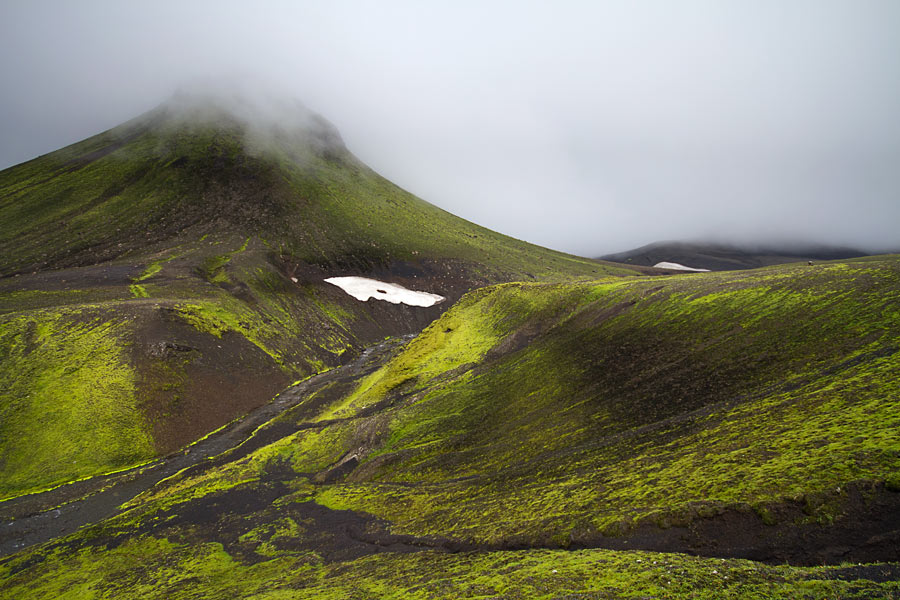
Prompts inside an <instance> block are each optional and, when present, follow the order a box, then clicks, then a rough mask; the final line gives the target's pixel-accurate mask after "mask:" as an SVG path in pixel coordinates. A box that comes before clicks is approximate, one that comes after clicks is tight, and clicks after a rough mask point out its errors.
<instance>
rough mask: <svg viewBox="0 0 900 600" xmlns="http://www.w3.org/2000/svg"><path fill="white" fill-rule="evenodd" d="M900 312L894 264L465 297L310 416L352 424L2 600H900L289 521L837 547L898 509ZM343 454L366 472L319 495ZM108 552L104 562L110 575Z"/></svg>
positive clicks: (727, 566) (844, 588)
mask: <svg viewBox="0 0 900 600" xmlns="http://www.w3.org/2000/svg"><path fill="white" fill-rule="evenodd" d="M898 311H900V259H898V258H897V257H880V258H878V259H872V260H866V261H858V262H849V263H835V264H829V265H820V266H816V267H812V268H810V267H806V266H797V265H788V266H782V267H773V268H769V269H763V270H759V271H753V272H740V273H721V274H703V275H690V276H679V277H672V278H665V279H640V280H623V281H617V282H596V283H587V282H586V283H573V284H506V285H500V286H495V287H492V288H487V289H481V290H477V291H475V292H472V293H470V294H468V295H467V296H466V297H465V298H464V299H463V300H462V301H461V302H460V303H459V304H458V305H457V306H455V307H454V308H453V309H452V310H450V311H448V312H447V313H445V314H444V315H443V316H442V317H441V318H440V319H439V320H437V321H435V322H434V323H433V324H432V325H431V326H429V327H428V328H427V329H426V330H425V331H424V332H423V333H422V334H421V335H420V336H419V337H418V338H417V339H416V340H414V341H413V342H412V343H410V344H409V345H408V347H407V348H406V349H405V351H404V352H403V353H402V354H400V355H399V356H397V357H396V358H395V359H394V360H393V361H392V362H390V363H388V365H386V366H385V367H384V368H383V369H382V370H380V371H378V372H376V373H375V374H373V375H371V376H369V377H368V378H366V379H364V380H362V381H360V383H359V385H358V387H357V389H356V391H355V392H353V393H351V394H349V395H345V396H342V397H339V398H337V399H335V400H334V401H333V402H331V403H330V404H326V405H325V406H323V407H322V408H321V412H320V413H319V416H318V418H319V419H320V420H323V419H335V418H337V419H341V420H336V421H335V420H330V421H327V420H326V421H324V422H321V421H320V423H321V426H320V427H318V428H304V429H301V430H300V431H299V432H297V433H295V434H292V435H288V436H287V437H284V438H283V439H281V440H280V441H278V442H275V443H273V444H271V445H269V446H266V447H263V448H261V449H260V450H257V451H255V452H254V453H252V454H251V455H249V456H248V457H246V458H243V459H241V460H236V461H232V462H228V463H225V464H224V465H222V466H220V467H216V468H212V469H209V470H206V471H201V472H198V473H193V474H184V475H183V476H177V477H175V478H173V479H172V480H171V481H170V482H168V484H167V485H165V486H162V487H160V488H157V489H156V490H153V491H152V492H151V493H148V494H145V495H144V496H143V497H139V498H138V499H136V500H135V501H133V502H132V506H133V507H134V510H132V511H131V512H128V513H125V514H124V515H122V516H121V517H118V518H117V519H114V520H112V521H110V522H108V523H107V524H106V525H104V526H100V527H95V528H90V529H86V530H83V531H81V532H79V533H78V534H75V535H73V536H71V537H70V538H69V541H67V542H66V544H67V545H64V546H59V547H58V546H55V545H53V544H50V545H48V546H47V547H45V548H42V549H35V550H33V551H30V552H27V553H24V554H23V555H21V556H18V557H14V558H13V559H11V560H9V561H7V562H5V563H4V564H3V565H2V566H0V569H6V576H5V579H6V583H5V584H4V585H5V586H6V588H5V589H6V590H9V591H10V593H13V592H15V593H16V594H21V595H22V596H23V597H35V598H39V597H53V596H54V594H56V595H58V594H59V593H60V592H61V591H65V592H66V593H69V594H72V595H73V597H78V596H77V595H76V594H77V593H82V594H84V595H85V597H106V596H110V597H111V596H114V595H116V594H128V593H130V594H132V595H133V597H140V595H141V594H142V593H146V594H150V595H152V594H153V593H156V594H164V595H166V596H167V597H181V596H184V597H188V596H190V595H191V594H193V593H196V592H197V591H198V590H200V589H202V590H204V593H205V594H208V595H210V597H216V594H222V595H223V597H224V596H226V595H229V594H231V595H239V594H240V595H247V596H253V595H254V594H256V595H258V597H261V598H302V597H329V596H328V595H329V594H332V595H334V596H335V597H346V596H347V595H349V594H352V593H353V592H355V593H356V597H421V598H439V597H448V596H459V597H477V596H479V595H482V596H492V595H497V594H502V595H504V597H523V598H524V597H558V596H559V595H564V594H565V593H569V592H571V593H581V594H589V596H588V597H607V596H609V595H612V596H615V597H646V596H647V595H651V596H659V597H695V598H705V597H709V598H720V597H736V598H737V597H741V598H743V597H753V598H769V597H771V598H777V597H788V596H802V597H809V598H828V597H847V598H850V597H894V596H896V595H898V594H900V589H898V587H897V584H896V573H894V575H890V574H889V575H887V576H886V577H879V576H877V573H876V571H878V569H887V571H886V572H888V573H892V572H894V571H892V569H895V567H891V566H890V565H884V566H882V567H866V568H863V569H860V570H859V571H858V572H857V571H856V570H855V569H856V568H855V567H852V568H851V567H849V566H845V567H844V568H818V569H801V568H790V567H769V566H764V565H760V564H758V563H751V562H747V561H737V560H730V559H729V560H719V559H703V558H691V557H686V556H684V555H678V554H653V553H639V552H612V551H606V550H583V551H577V552H574V551H563V550H541V549H533V550H525V551H520V552H508V551H507V552H497V551H494V552H486V551H482V552H475V553H462V554H454V555H447V554H440V553H434V552H423V553H416V554H412V555H397V554H379V555H374V556H367V557H363V558H346V559H344V560H338V561H336V562H333V561H323V558H322V556H321V555H320V554H318V553H317V551H316V549H315V548H316V546H315V543H316V542H315V540H317V539H318V537H317V536H318V535H320V534H317V533H316V532H315V530H314V529H309V528H310V527H311V524H310V522H308V521H304V520H302V519H298V518H292V517H291V515H292V513H291V510H292V507H295V506H302V505H303V504H298V503H308V502H309V501H310V500H313V501H315V502H318V503H320V504H323V505H326V506H328V507H331V508H332V509H346V508H352V509H355V510H359V511H363V512H365V513H368V514H372V515H376V516H379V517H382V518H384V519H386V523H387V527H389V528H390V530H391V531H393V532H394V533H408V534H414V535H420V536H421V535H429V534H430V535H437V536H441V537H449V538H452V539H455V540H461V541H468V542H474V543H476V544H479V545H487V546H488V547H491V546H495V547H496V546H498V545H500V546H502V545H504V544H509V543H513V544H516V545H519V546H523V547H534V546H537V547H541V546H545V545H550V546H562V547H565V546H567V545H569V544H570V543H576V544H577V543H579V541H589V540H592V539H597V537H596V536H597V535H598V534H603V535H606V536H613V539H616V538H627V537H628V536H629V535H630V534H631V532H632V531H634V530H636V528H637V527H639V526H644V527H646V526H648V525H649V526H651V527H655V528H659V529H660V530H664V529H665V528H668V527H670V526H673V525H682V524H685V523H690V522H692V521H695V520H698V519H699V520H702V519H707V518H715V516H716V515H717V514H721V513H722V511H724V510H726V509H737V510H743V511H748V512H750V513H751V514H755V515H757V517H758V519H759V524H758V526H759V527H762V528H764V527H766V526H768V524H776V525H780V526H785V527H793V526H797V525H799V524H801V523H802V522H809V523H819V524H821V525H822V526H823V527H827V526H828V524H829V523H830V522H831V521H833V520H834V521H837V520H840V519H841V518H842V511H844V510H845V509H846V508H847V506H846V504H845V502H844V501H845V500H846V493H847V492H846V490H848V489H849V488H851V487H852V485H850V484H855V485H858V484H859V482H861V481H867V482H869V484H868V485H869V487H870V489H873V490H874V489H875V488H878V487H879V486H884V487H886V488H887V489H893V490H897V489H900V481H898V480H897V477H896V473H897V472H900V468H898V467H900V463H898V461H900V458H898V457H900V444H898V441H897V437H896V435H895V432H896V431H897V427H898V425H900V423H898V417H897V414H898V411H897V398H898V394H897V391H898V390H897V381H898V375H900V372H898V371H900V363H898V358H900V348H898V346H897V340H898V323H900V312H898ZM385 401H388V402H385ZM366 408H368V409H369V410H368V412H366V413H361V412H360V411H362V410H363V409H366ZM373 409H374V410H373ZM282 418H285V419H289V418H291V414H288V415H285V416H284V417H282ZM349 454H356V455H357V456H358V457H359V461H360V464H359V465H358V466H356V467H355V469H353V470H351V471H349V473H345V474H344V475H342V476H340V477H338V478H337V479H328V478H326V477H324V475H326V474H327V473H329V472H331V470H332V468H333V467H334V466H335V465H337V464H339V463H340V462H341V461H342V459H344V458H346V457H347V456H348V455H349ZM276 481H280V482H281V483H282V484H283V485H286V486H287V487H286V489H285V490H284V491H283V492H279V493H280V494H282V495H281V496H280V497H278V498H277V500H275V501H274V503H273V504H272V506H271V507H269V506H268V504H269V502H268V501H266V502H265V504H266V508H264V509H259V510H258V512H256V513H252V514H248V515H244V516H240V515H235V516H228V515H225V514H223V515H222V516H221V517H219V518H220V519H222V520H220V521H215V520H213V522H212V524H211V525H209V526H208V527H209V529H204V527H207V525H197V526H196V527H189V526H186V525H178V524H175V525H171V526H167V525H166V524H165V523H166V520H167V519H171V518H172V517H171V516H170V515H178V514H191V511H196V510H198V509H197V508H194V507H195V506H210V503H213V504H212V505H215V503H216V502H219V501H220V500H219V499H223V498H225V497H226V495H223V494H227V493H229V492H235V493H238V492H240V493H246V492H249V493H250V494H267V493H271V490H272V489H273V488H272V487H271V486H273V485H275V482H276ZM882 489H883V488H882ZM841 490H844V491H841ZM785 500H788V501H790V502H795V503H798V504H799V505H802V506H803V507H804V511H805V512H804V513H803V514H802V515H801V518H800V521H797V522H788V523H783V522H782V523H778V522H777V520H778V518H779V515H780V514H781V513H778V512H777V510H776V507H777V505H778V504H779V503H781V502H784V501H785ZM197 503H200V504H197ZM213 518H214V519H215V517H213ZM792 518H795V517H792ZM235 520H236V521H235ZM228 527H237V528H238V529H237V531H238V533H234V534H233V535H234V538H233V539H232V538H231V537H227V536H226V537H222V533H221V532H222V531H223V530H224V529H227V528H228ZM223 528H224V529H223ZM138 531H142V532H144V533H134V532H138ZM204 531H206V532H207V533H204ZM109 536H112V537H111V538H110V537H109ZM94 539H96V540H99V542H92V540H94ZM108 539H115V540H116V543H115V544H114V546H115V549H113V550H104V548H105V547H106V544H107V543H108V542H107V541H104V540H108ZM122 542H124V543H122ZM298 542H299V543H300V546H301V547H300V548H299V549H298V548H297V547H296V544H297V543H298ZM97 543H99V546H98V545H96V544H97ZM221 544H225V545H224V546H222V545H221ZM303 544H306V546H304V545H303ZM248 553H249V554H248ZM249 557H253V558H252V559H251V558H249ZM255 561H259V562H255ZM20 569H24V570H23V571H21V572H20ZM873 577H874V578H875V579H877V580H884V579H886V581H885V582H884V583H881V584H878V583H874V582H873V581H870V580H869V579H871V578H873ZM836 578H837V579H849V580H850V581H832V579H836ZM297 588H299V589H297ZM591 594H593V595H591Z"/></svg>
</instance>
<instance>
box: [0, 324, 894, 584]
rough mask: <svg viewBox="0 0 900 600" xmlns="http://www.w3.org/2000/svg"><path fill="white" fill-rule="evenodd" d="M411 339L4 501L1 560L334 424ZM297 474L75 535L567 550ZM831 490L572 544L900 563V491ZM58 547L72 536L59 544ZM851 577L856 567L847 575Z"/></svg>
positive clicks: (779, 559) (342, 549)
mask: <svg viewBox="0 0 900 600" xmlns="http://www.w3.org/2000/svg"><path fill="white" fill-rule="evenodd" d="M409 337H410V336H407V337H406V338H400V339H392V340H388V341H385V342H382V343H380V344H378V345H376V346H373V347H371V348H369V349H367V350H365V351H364V352H363V353H362V355H361V356H360V357H359V358H358V359H356V360H355V361H353V362H352V363H350V364H348V365H345V366H343V367H339V368H336V369H334V370H331V371H328V372H326V373H322V374H320V375H316V376H314V377H311V378H309V379H307V380H306V381H304V382H302V383H300V384H298V385H295V386H292V387H290V388H288V389H287V390H285V391H284V392H283V393H282V394H280V395H279V396H278V397H276V398H275V399H274V400H273V401H272V402H270V403H268V404H266V405H264V406H262V407H260V408H259V409H257V410H255V411H253V412H251V413H250V414H248V415H246V416H245V417H243V418H241V419H239V420H236V421H235V422H233V423H231V424H229V425H228V426H226V427H224V428H223V429H221V430H220V431H217V432H215V433H214V434H212V435H210V436H209V437H207V438H206V439H204V440H202V441H200V442H197V443H196V444H194V445H193V446H190V447H188V448H186V449H184V450H182V451H180V452H178V453H176V454H173V455H170V456H168V457H166V458H165V459H162V460H159V461H156V462H154V463H152V464H149V465H147V466H144V467H141V468H136V469H132V470H131V471H128V472H125V473H121V474H117V475H113V476H107V477H98V478H94V479H91V480H88V481H83V482H77V483H73V484H69V485H66V486H62V487H60V488H57V489H55V490H51V491H49V492H45V493H42V494H35V495H31V496H24V497H21V498H16V499H13V500H10V501H7V502H4V503H0V556H6V555H9V554H13V553H15V552H18V551H20V550H22V549H23V548H26V547H28V546H32V545H35V544H39V543H42V542H46V541H49V540H52V539H55V538H59V537H61V536H65V535H66V534H68V533H71V532H74V531H75V530H77V529H78V528H80V527H82V526H85V525H89V524H94V523H99V522H100V521H103V520H104V519H107V518H109V517H111V516H114V515H116V514H118V513H120V512H121V509H120V508H119V507H120V506H121V505H122V504H123V503H125V502H127V501H128V500H130V499H132V498H134V497H135V496H137V495H138V494H139V493H141V492H143V491H146V490H148V489H150V488H152V487H153V486H154V485H156V484H157V483H159V482H160V481H161V480H163V479H165V478H167V477H169V476H171V475H173V474H175V473H177V472H179V471H183V475H184V476H190V475H191V474H193V472H195V471H197V472H200V471H203V470H205V469H209V468H212V467H215V466H218V465H221V464H224V463H226V462H230V461H235V460H240V459H241V458H243V457H245V456H247V455H249V454H250V453H251V452H253V451H254V450H256V449H258V448H260V447H263V446H265V445H267V444H270V443H272V442H274V441H277V440H279V439H281V438H283V437H285V436H287V435H291V434H292V433H294V432H296V431H298V430H300V429H303V428H308V427H325V426H328V425H329V424H330V423H332V422H333V421H318V422H311V421H309V420H308V419H311V418H312V417H314V416H315V415H316V414H317V413H318V412H319V409H320V408H321V405H322V404H323V403H327V402H330V401H332V400H334V399H335V398H336V397H339V396H343V395H345V394H346V393H348V392H350V391H351V390H352V389H353V387H354V386H355V385H356V384H357V383H358V381H359V379H360V378H361V377H363V376H365V375H367V374H369V373H371V372H373V371H374V370H375V369H377V368H378V367H380V366H381V365H383V364H384V363H385V362H386V361H387V360H389V359H390V358H391V357H392V356H394V355H395V354H396V353H397V352H398V351H399V349H400V348H401V347H402V345H403V343H405V341H407V340H408V339H409ZM306 400H308V401H306ZM384 408H385V406H382V405H374V406H371V407H368V408H367V409H366V410H365V411H364V412H365V413H366V414H374V413H377V412H379V411H381V410H383V409H384ZM356 466H357V465H356V462H355V461H347V462H346V463H343V464H342V465H341V466H339V467H338V468H335V469H332V470H331V471H326V472H323V473H307V474H302V475H306V476H308V477H309V478H310V480H313V481H318V482H320V483H328V482H330V481H332V480H333V479H341V478H343V477H344V476H346V475H347V472H349V471H352V470H353V469H354V468H355V467H356ZM297 476H298V474H297V473H295V472H294V471H293V470H292V469H290V468H289V467H285V468H284V469H278V468H273V469H270V470H267V472H266V475H265V477H264V478H263V480H262V481H259V482H257V483H254V484H252V485H248V486H246V487H242V486H239V487H236V488H233V489H229V490H225V491H222V492H217V493H211V494H208V495H205V496H203V497H201V498H197V499H195V500H192V501H189V502H185V503H182V504H179V505H178V506H176V507H174V508H172V509H166V510H163V511H161V512H160V513H157V514H156V515H155V516H156V517H158V518H155V519H147V520H145V521H141V523H142V524H141V525H140V526H139V531H138V532H135V531H133V530H118V529H116V528H115V526H114V525H110V526H109V527H105V526H101V527H100V528H99V530H98V531H97V532H96V535H92V536H91V539H90V541H89V542H85V541H84V540H80V541H79V542H73V543H90V544H92V545H93V544H101V545H105V546H107V547H114V546H116V545H118V544H119V543H121V542H123V541H124V540H125V539H127V538H128V537H129V536H131V535H134V534H135V533H153V534H155V535H162V536H165V537H170V538H172V539H181V540H182V541H185V542H188V543H191V542H204V541H216V542H219V543H221V544H222V545H223V547H224V548H225V549H226V550H227V551H228V552H229V553H230V554H232V555H233V556H236V557H239V558H240V559H241V560H242V561H243V562H247V563H252V562H256V561H259V560H263V559H264V558H265V557H264V556H263V555H260V554H257V552H256V549H257V546H258V545H259V543H258V542H253V541H247V540H246V539H244V540H243V541H242V540H241V537H242V536H244V534H245V533H247V532H248V531H250V530H252V529H253V528H254V527H259V526H265V525H266V524H270V523H275V522H277V521H278V520H279V519H282V518H285V517H290V518H291V519H293V520H294V522H295V523H299V524H302V527H303V531H302V532H301V534H300V535H296V536H292V537H290V538H285V539H282V540H280V541H279V542H278V544H281V545H285V544H286V545H287V546H285V547H284V548H281V549H283V550H285V551H298V550H309V551H313V552H315V553H317V554H318V555H319V556H321V557H322V558H323V559H324V560H326V561H331V560H349V559H353V558H356V557H359V556H363V555H366V554H372V553H376V552H413V551H417V550H421V549H423V548H430V549H435V550H441V551H449V552H456V551H462V550H500V549H529V548H535V547H542V548H548V547H549V548H559V547H561V546H560V544H559V543H558V542H551V541H550V540H549V539H548V540H546V541H545V542H543V543H542V542H540V541H535V540H531V541H524V540H522V541H517V540H515V539H508V540H505V541H504V542H501V543H500V544H497V545H492V546H478V545H475V544H471V543H467V542H464V541H461V540H455V539H452V538H443V537H415V536H405V535H404V536H401V535H395V534H392V533H391V532H390V523H387V522H385V521H383V520H381V519H378V518H376V517H374V516H372V515H367V514H363V513H356V512H353V511H343V510H332V509H328V508H326V507H323V506H320V505H318V504H315V503H314V502H278V501H279V499H281V498H284V497H286V496H289V495H291V494H292V493H293V488H291V486H290V485H289V483H290V482H291V481H292V480H294V479H296V477H297ZM826 496H827V497H822V498H819V499H818V500H819V501H821V502H827V503H829V504H830V505H835V506H839V507H840V509H839V511H838V512H837V516H836V517H835V518H834V520H833V522H831V523H828V524H819V523H815V522H811V521H810V519H809V518H807V517H808V515H807V514H806V513H805V512H804V510H805V506H804V503H803V502H802V501H787V500H786V501H784V502H782V503H778V504H776V503H773V504H771V505H769V506H768V507H767V510H768V512H767V514H766V516H765V518H764V517H763V516H762V515H760V514H759V513H758V512H757V511H754V510H753V509H752V508H750V507H749V506H724V505H723V506H720V507H716V510H712V511H708V510H707V511H703V512H702V513H701V512H698V513H697V514H690V515H671V516H670V517H665V518H662V519H656V520H645V521H643V522H638V523H636V524H634V525H633V526H632V527H628V528H626V530H624V531H623V532H622V534H621V535H618V536H612V537H611V536H606V535H599V534H598V533H596V532H592V533H586V534H585V535H579V534H578V533H577V532H576V531H573V533H572V535H571V538H570V540H569V541H568V542H567V543H566V544H564V545H563V546H564V547H566V548H571V549H576V548H609V549H631V550H651V551H664V552H685V553H689V554H695V555H700V556H712V557H722V558H747V559H752V560H757V561H762V562H769V563H785V562H787V563H791V564H796V565H819V564H840V563H844V562H885V561H900V493H898V492H896V491H892V490H888V489H886V488H885V486H884V484H883V483H878V482H867V481H860V482H857V483H856V484H853V485H850V486H846V487H845V489H842V490H834V491H833V493H830V495H828V494H826ZM60 545H61V546H63V547H65V546H67V545H68V543H67V542H65V541H61V542H60ZM288 546H289V547H288ZM852 575H853V573H852V572H850V571H848V577H851V576H852Z"/></svg>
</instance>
